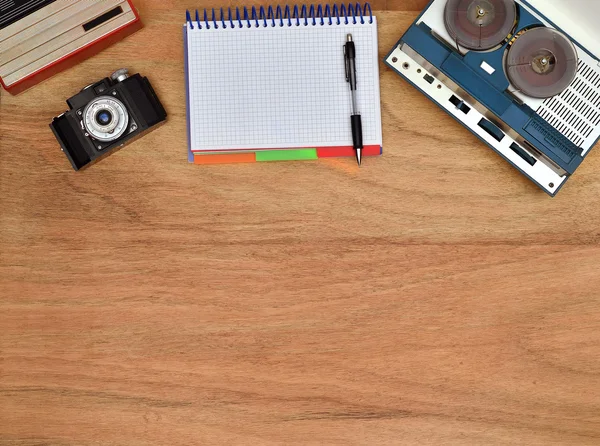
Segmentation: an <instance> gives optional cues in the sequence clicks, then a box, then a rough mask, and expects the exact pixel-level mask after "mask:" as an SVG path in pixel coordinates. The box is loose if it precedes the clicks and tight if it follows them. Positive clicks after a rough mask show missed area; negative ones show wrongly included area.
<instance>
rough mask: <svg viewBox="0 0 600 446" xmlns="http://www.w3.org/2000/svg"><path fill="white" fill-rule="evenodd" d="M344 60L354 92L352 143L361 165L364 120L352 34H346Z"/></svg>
mask: <svg viewBox="0 0 600 446" xmlns="http://www.w3.org/2000/svg"><path fill="white" fill-rule="evenodd" d="M344 62H345V65H346V82H349V83H350V93H352V115H350V123H351V125H352V144H353V146H354V150H356V161H357V162H358V165H359V166H360V162H361V158H362V149H363V140H362V139H363V138H362V122H361V119H360V113H359V112H358V105H357V103H356V49H355V48H354V42H353V41H352V34H348V35H347V36H346V44H345V45H344Z"/></svg>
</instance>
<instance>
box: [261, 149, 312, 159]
mask: <svg viewBox="0 0 600 446" xmlns="http://www.w3.org/2000/svg"><path fill="white" fill-rule="evenodd" d="M316 159H319V157H318V156H317V149H299V150H262V151H257V152H256V161H258V162H261V161H301V160H316Z"/></svg>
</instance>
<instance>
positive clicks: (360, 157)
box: [356, 149, 362, 166]
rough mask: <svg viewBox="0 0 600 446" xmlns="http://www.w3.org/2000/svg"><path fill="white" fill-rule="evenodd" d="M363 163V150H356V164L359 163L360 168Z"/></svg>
mask: <svg viewBox="0 0 600 446" xmlns="http://www.w3.org/2000/svg"><path fill="white" fill-rule="evenodd" d="M361 161H362V149H356V162H357V163H358V165H359V166H360V163H361Z"/></svg>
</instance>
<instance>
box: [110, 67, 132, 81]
mask: <svg viewBox="0 0 600 446" xmlns="http://www.w3.org/2000/svg"><path fill="white" fill-rule="evenodd" d="M128 77H129V70H128V69H127V68H121V69H120V70H117V71H115V72H114V73H113V74H111V75H110V78H111V79H112V80H113V81H115V82H123V81H124V80H125V79H127V78H128Z"/></svg>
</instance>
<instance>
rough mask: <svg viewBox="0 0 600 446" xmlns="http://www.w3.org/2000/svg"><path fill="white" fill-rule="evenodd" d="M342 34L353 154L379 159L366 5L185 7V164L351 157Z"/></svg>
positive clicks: (373, 25) (373, 51) (373, 31)
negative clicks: (351, 82)
mask: <svg viewBox="0 0 600 446" xmlns="http://www.w3.org/2000/svg"><path fill="white" fill-rule="evenodd" d="M347 34H352V37H353V40H354V42H355V46H356V64H357V66H356V71H357V85H358V88H357V93H358V104H359V110H360V112H361V115H362V123H363V141H364V145H365V148H364V150H363V154H364V155H380V154H381V151H382V148H381V147H382V136H381V134H382V131H381V108H380V98H379V66H378V64H379V58H378V52H377V21H376V18H375V17H374V16H373V14H372V13H371V8H370V6H369V5H368V4H365V6H364V7H363V6H361V5H360V4H351V5H348V6H346V5H340V6H338V5H333V6H330V5H326V6H324V7H323V6H310V7H307V6H285V7H280V6H276V7H273V6H270V7H267V8H265V7H260V8H256V7H252V8H236V9H235V10H232V9H227V10H226V11H224V10H222V9H221V10H220V11H218V12H215V11H214V10H212V11H210V12H209V11H206V10H205V11H204V12H203V14H202V15H201V14H200V13H199V12H198V11H196V12H195V14H194V17H192V15H191V14H190V13H189V12H188V13H187V23H186V25H185V26H184V43H185V62H186V83H187V111H188V145H189V161H190V162H195V163H197V164H207V163H220V162H256V161H274V160H295V159H316V158H320V157H327V156H354V150H353V149H352V133H351V126H350V114H351V96H350V89H349V86H348V83H347V82H346V75H345V64H344V56H343V46H344V43H345V42H346V36H347Z"/></svg>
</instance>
